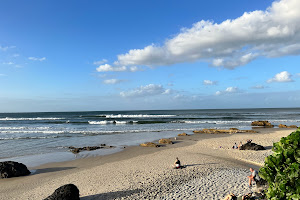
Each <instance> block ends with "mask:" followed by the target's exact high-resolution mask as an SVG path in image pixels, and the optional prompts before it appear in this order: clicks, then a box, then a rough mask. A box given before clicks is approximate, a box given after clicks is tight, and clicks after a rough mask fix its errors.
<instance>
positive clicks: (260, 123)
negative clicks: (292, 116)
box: [251, 121, 274, 128]
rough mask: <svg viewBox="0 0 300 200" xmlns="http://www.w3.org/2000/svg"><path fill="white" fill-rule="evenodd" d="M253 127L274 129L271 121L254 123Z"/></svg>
mask: <svg viewBox="0 0 300 200" xmlns="http://www.w3.org/2000/svg"><path fill="white" fill-rule="evenodd" d="M251 126H264V127H268V128H269V127H270V128H271V127H274V125H272V124H271V123H270V122H269V121H253V122H252V123H251Z"/></svg>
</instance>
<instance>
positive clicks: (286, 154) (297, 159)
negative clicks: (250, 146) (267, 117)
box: [259, 128, 300, 200]
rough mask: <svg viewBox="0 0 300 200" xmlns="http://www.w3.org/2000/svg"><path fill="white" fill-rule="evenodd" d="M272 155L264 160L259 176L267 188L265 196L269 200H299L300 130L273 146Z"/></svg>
mask: <svg viewBox="0 0 300 200" xmlns="http://www.w3.org/2000/svg"><path fill="white" fill-rule="evenodd" d="M272 150H273V152H274V153H273V154H272V155H270V156H268V157H267V158H265V164H264V167H262V168H261V169H260V170H259V176H260V177H261V178H263V179H264V180H266V181H267V182H268V184H269V188H268V190H267V191H266V196H267V198H268V199H271V200H277V199H278V200H281V199H282V200H283V199H291V200H296V199H298V200H299V199H300V178H299V175H300V128H298V129H297V130H296V131H295V132H293V133H291V134H290V135H288V136H287V137H283V138H281V139H280V141H279V142H277V143H274V144H273V148H272Z"/></svg>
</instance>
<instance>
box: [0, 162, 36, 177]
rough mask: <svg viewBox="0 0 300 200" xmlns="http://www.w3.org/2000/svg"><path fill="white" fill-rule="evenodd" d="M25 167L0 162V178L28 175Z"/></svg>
mask: <svg viewBox="0 0 300 200" xmlns="http://www.w3.org/2000/svg"><path fill="white" fill-rule="evenodd" d="M29 174H30V171H29V170H28V169H27V167H26V165H24V164H22V163H18V162H14V161H5V162H0V178H11V177H18V176H26V175H29Z"/></svg>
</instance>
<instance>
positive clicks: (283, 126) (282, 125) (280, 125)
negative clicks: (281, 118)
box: [278, 124, 287, 128]
mask: <svg viewBox="0 0 300 200" xmlns="http://www.w3.org/2000/svg"><path fill="white" fill-rule="evenodd" d="M278 128H287V126H286V125H284V124H279V125H278Z"/></svg>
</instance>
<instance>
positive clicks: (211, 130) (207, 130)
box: [193, 128, 257, 134]
mask: <svg viewBox="0 0 300 200" xmlns="http://www.w3.org/2000/svg"><path fill="white" fill-rule="evenodd" d="M193 132H194V133H207V134H220V133H227V134H233V133H257V132H256V131H254V130H239V129H237V128H231V129H229V130H223V129H206V128H205V129H202V130H195V131H193Z"/></svg>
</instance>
